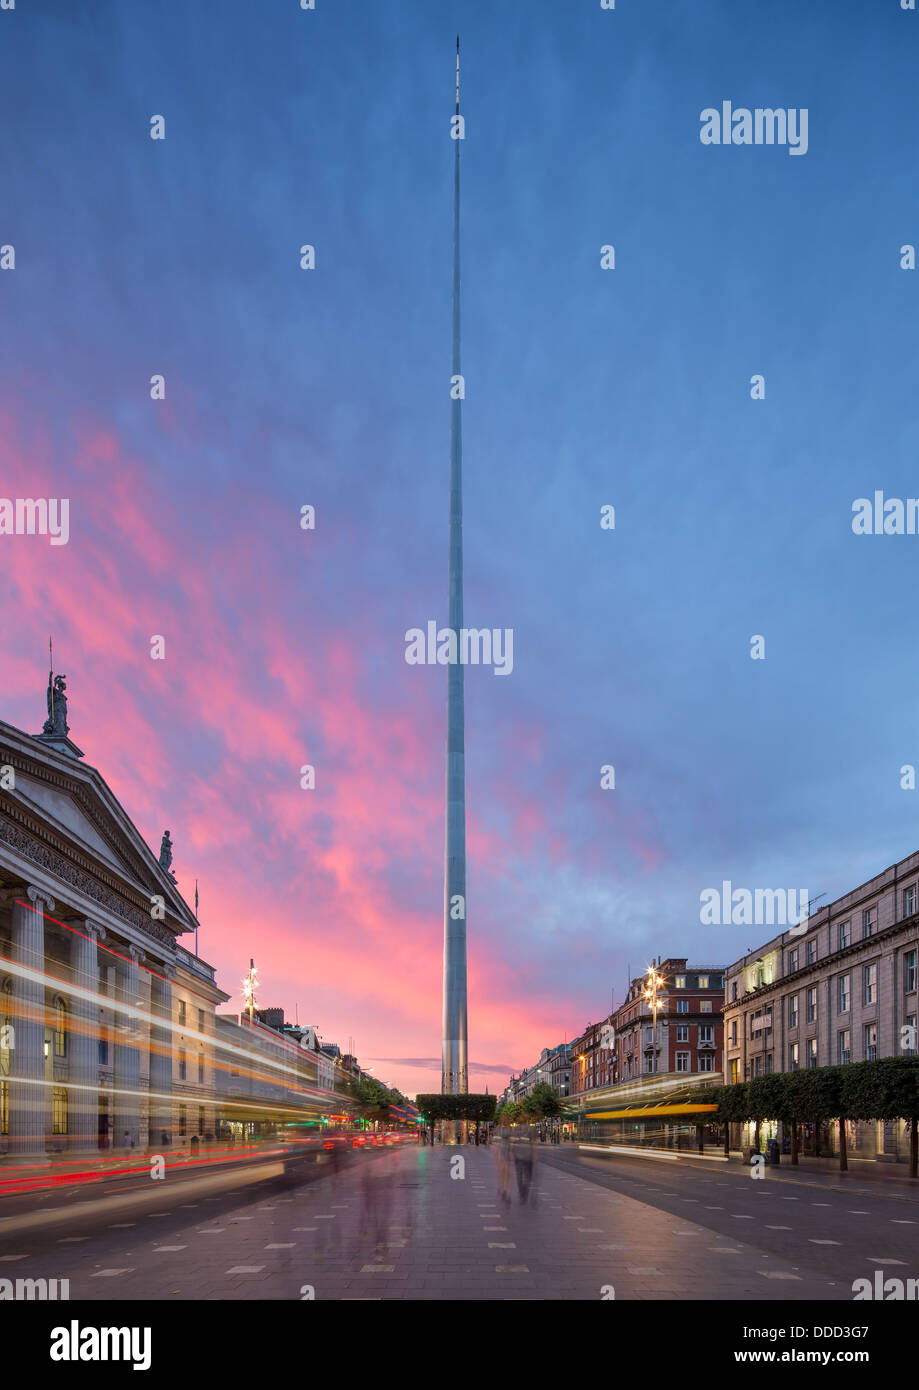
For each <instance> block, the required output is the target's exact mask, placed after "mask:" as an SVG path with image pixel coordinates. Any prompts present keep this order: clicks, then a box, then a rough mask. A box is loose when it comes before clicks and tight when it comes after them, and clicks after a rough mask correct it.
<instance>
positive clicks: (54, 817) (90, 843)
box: [0, 722, 195, 939]
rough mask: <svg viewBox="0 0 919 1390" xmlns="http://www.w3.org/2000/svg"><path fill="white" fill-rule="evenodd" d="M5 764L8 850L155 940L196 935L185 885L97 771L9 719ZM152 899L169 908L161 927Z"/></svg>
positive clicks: (0, 818)
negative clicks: (10, 780)
mask: <svg viewBox="0 0 919 1390" xmlns="http://www.w3.org/2000/svg"><path fill="white" fill-rule="evenodd" d="M0 765H7V766H11V767H12V768H13V770H14V775H15V786H13V787H12V788H9V789H6V790H0V845H2V843H4V842H5V843H6V844H8V845H10V846H11V847H12V848H13V849H15V850H17V851H18V852H19V853H20V854H23V855H24V856H25V857H26V858H31V859H33V860H35V861H36V862H38V863H41V864H42V865H43V867H45V868H46V869H48V870H50V872H51V873H52V874H54V875H55V876H57V877H60V878H62V879H64V880H65V881H66V882H69V883H72V884H74V885H75V886H79V887H80V889H81V891H83V892H86V893H88V895H89V896H90V897H95V898H96V899H97V900H98V901H100V902H104V903H105V904H106V906H108V907H110V908H111V909H112V910H114V911H116V912H117V914H118V915H119V916H121V917H123V918H125V919H126V920H129V921H132V922H133V923H134V924H135V925H137V926H143V927H146V928H147V929H148V930H152V931H153V935H155V936H158V937H161V938H162V939H165V936H166V934H167V933H168V935H169V936H170V937H173V938H174V937H175V936H176V935H177V934H178V933H180V932H183V931H193V930H194V926H195V919H194V914H193V912H192V911H191V909H190V908H189V906H188V904H187V903H186V902H185V900H184V899H183V897H182V895H181V893H180V892H179V890H178V887H177V885H176V884H175V882H174V881H173V879H172V878H171V876H170V875H169V874H168V873H167V872H166V870H165V869H163V868H162V866H161V865H160V863H159V861H158V859H157V858H156V856H155V855H154V854H153V852H152V850H151V849H150V846H149V845H148V844H147V843H146V841H145V840H144V838H143V836H142V835H141V834H140V832H139V831H138V830H137V828H136V826H135V825H134V824H133V822H132V821H131V820H130V819H129V818H128V816H127V814H126V813H125V811H124V809H123V807H122V806H121V804H120V803H119V801H118V800H117V798H116V797H115V796H114V795H113V793H112V792H111V790H110V789H109V787H108V785H107V784H106V782H105V780H104V778H103V777H102V776H101V774H100V773H99V772H97V770H96V769H95V768H94V767H90V766H88V765H87V764H86V763H84V762H81V761H77V760H76V759H74V758H73V757H71V756H69V755H68V754H67V753H64V752H60V751H58V750H56V749H55V748H53V747H50V746H49V745H48V744H47V743H43V742H42V741H41V740H38V739H35V738H33V737H31V736H30V735H28V734H24V733H23V732H22V731H21V730H19V729H14V728H13V727H12V726H11V725H9V724H4V723H2V722H0ZM94 881H95V882H94ZM152 895H157V896H159V897H161V898H162V899H163V903H164V911H165V919H164V920H163V922H162V923H161V924H159V926H158V929H157V924H156V923H155V922H154V921H153V919H152V918H151V915H150V899H151V896H152Z"/></svg>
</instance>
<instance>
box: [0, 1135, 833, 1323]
mask: <svg viewBox="0 0 919 1390" xmlns="http://www.w3.org/2000/svg"><path fill="white" fill-rule="evenodd" d="M457 1158H458V1159H460V1160H461V1161H462V1164H463V1166H464V1170H465V1176H463V1177H452V1176H451V1173H452V1172H455V1171H457V1164H456V1159H457ZM499 1166H500V1165H499V1162H498V1154H497V1151H496V1150H495V1149H492V1148H489V1149H475V1148H469V1147H467V1148H463V1149H459V1150H455V1149H449V1148H448V1149H441V1148H435V1149H434V1150H431V1149H429V1148H416V1147H407V1148H405V1149H401V1150H396V1151H392V1152H387V1153H385V1154H381V1155H375V1156H374V1157H373V1159H372V1160H370V1161H365V1162H363V1163H356V1164H354V1165H352V1166H349V1167H347V1168H345V1169H344V1170H343V1171H342V1172H341V1173H339V1174H338V1175H337V1176H335V1175H333V1174H332V1173H331V1172H327V1173H326V1174H325V1175H324V1176H323V1177H322V1178H321V1179H319V1180H318V1181H316V1182H312V1183H309V1184H305V1185H303V1186H301V1187H297V1188H294V1189H288V1190H286V1191H284V1192H282V1193H275V1192H273V1191H271V1192H266V1193H265V1195H264V1197H263V1198H262V1199H255V1200H253V1199H252V1198H251V1197H250V1200H249V1202H248V1203H247V1204H246V1205H240V1206H238V1207H236V1208H229V1207H228V1206H227V1204H226V1201H224V1202H223V1203H220V1204H219V1205H218V1207H217V1208H216V1215H215V1218H214V1219H212V1218H210V1217H209V1215H208V1207H209V1202H210V1201H214V1202H216V1201H217V1199H208V1198H204V1199H202V1200H200V1201H198V1202H195V1203H192V1204H187V1205H185V1206H183V1205H179V1204H177V1205H176V1207H175V1208H174V1209H173V1210H172V1211H170V1212H167V1213H162V1212H157V1213H144V1212H141V1211H138V1212H137V1213H131V1212H128V1213H124V1212H119V1213H117V1217H118V1219H117V1222H111V1223H109V1224H107V1225H106V1226H105V1228H104V1229H103V1228H102V1227H101V1226H100V1228H99V1229H98V1230H97V1231H96V1232H88V1233H87V1234H86V1235H85V1236H83V1237H79V1238H74V1237H58V1238H57V1240H56V1241H55V1239H54V1238H53V1237H51V1238H50V1240H49V1239H48V1237H47V1236H46V1237H45V1239H44V1240H43V1241H42V1249H41V1250H40V1251H39V1250H38V1249H34V1250H33V1249H31V1248H30V1247H31V1246H32V1245H33V1244H34V1242H33V1241H30V1239H29V1238H28V1236H27V1235H26V1234H24V1235H23V1236H22V1237H21V1238H20V1243H21V1247H22V1248H21V1250H20V1251H19V1253H18V1254H17V1253H16V1252H15V1251H14V1250H13V1246H12V1244H11V1245H10V1246H9V1249H10V1250H11V1254H10V1255H7V1256H6V1259H7V1261H8V1263H4V1264H3V1265H2V1266H0V1273H2V1274H4V1275H8V1276H11V1277H12V1276H14V1275H15V1276H18V1277H40V1276H42V1275H43V1276H45V1277H57V1278H61V1277H69V1278H70V1281H71V1288H70V1296H71V1299H74V1300H76V1299H105V1300H108V1301H110V1300H113V1299H164V1300H183V1299H212V1300H223V1299H278V1300H297V1299H301V1298H304V1297H314V1298H316V1299H320V1300H321V1299H326V1300H328V1299H392V1298H397V1299H489V1300H499V1301H500V1300H505V1299H511V1300H517V1299H540V1300H555V1299H593V1300H600V1299H603V1298H610V1297H612V1296H614V1297H615V1298H616V1299H671V1300H672V1299H687V1298H688V1299H750V1300H757V1301H758V1300H770V1299H772V1300H788V1299H790V1298H792V1299H808V1298H821V1299H823V1298H844V1297H851V1294H850V1293H849V1292H848V1291H847V1290H846V1289H845V1288H844V1287H842V1286H838V1285H833V1284H831V1283H830V1282H829V1281H828V1280H827V1279H826V1278H825V1277H822V1276H820V1275H817V1274H814V1273H812V1272H810V1271H807V1270H805V1269H803V1268H797V1267H795V1266H794V1265H793V1264H791V1263H789V1262H788V1261H785V1260H781V1259H778V1258H776V1257H775V1256H770V1255H768V1254H764V1253H763V1252H762V1251H761V1250H758V1249H756V1248H754V1247H753V1246H751V1245H747V1244H745V1243H744V1242H743V1241H742V1240H738V1239H734V1238H732V1237H731V1238H728V1237H723V1236H719V1235H717V1234H716V1233H714V1232H712V1231H711V1230H709V1229H707V1228H705V1227H703V1226H700V1225H696V1224H694V1223H693V1222H691V1221H686V1220H683V1219H682V1218H678V1217H675V1216H673V1215H671V1214H669V1213H667V1212H662V1211H659V1210H657V1209H656V1208H654V1207H652V1206H650V1205H648V1204H646V1203H645V1202H642V1201H640V1200H637V1199H635V1198H632V1197H627V1196H624V1195H622V1194H620V1193H615V1192H610V1191H609V1190H607V1189H605V1188H603V1187H600V1186H598V1185H597V1184H596V1183H592V1182H589V1181H586V1180H585V1179H584V1178H581V1177H579V1176H576V1175H575V1174H572V1173H570V1172H565V1171H560V1170H558V1169H557V1168H553V1167H552V1166H550V1165H549V1164H548V1163H542V1164H540V1163H539V1162H537V1164H536V1166H535V1170H534V1172H535V1181H534V1191H533V1192H532V1193H531V1195H530V1202H529V1204H527V1205H523V1204H522V1203H521V1201H520V1199H519V1194H518V1191H517V1186H516V1182H515V1170H514V1165H513V1164H512V1165H511V1171H510V1186H511V1192H510V1200H509V1201H505V1200H504V1198H503V1196H502V1193H501V1191H500V1190H499ZM212 1209H214V1208H212ZM132 1219H133V1224H130V1223H131V1222H132ZM52 1261H53V1263H54V1266H55V1267H54V1268H50V1263H51V1262H52ZM613 1291H614V1294H613Z"/></svg>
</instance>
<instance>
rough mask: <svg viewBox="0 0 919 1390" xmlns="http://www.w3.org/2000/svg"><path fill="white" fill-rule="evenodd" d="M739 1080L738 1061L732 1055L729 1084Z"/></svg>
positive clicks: (734, 1083)
mask: <svg viewBox="0 0 919 1390" xmlns="http://www.w3.org/2000/svg"><path fill="white" fill-rule="evenodd" d="M739 1080H740V1061H739V1060H738V1058H736V1057H734V1058H732V1059H731V1085H732V1086H736V1085H737V1083H738V1081H739Z"/></svg>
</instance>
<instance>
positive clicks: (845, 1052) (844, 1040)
mask: <svg viewBox="0 0 919 1390" xmlns="http://www.w3.org/2000/svg"><path fill="white" fill-rule="evenodd" d="M837 1042H838V1047H837V1060H838V1061H839V1065H840V1066H841V1067H845V1066H847V1065H848V1063H849V1062H850V1061H851V1059H852V1049H851V1046H850V1042H849V1030H848V1028H843V1029H842V1031H841V1032H840V1034H839V1037H838V1039H837Z"/></svg>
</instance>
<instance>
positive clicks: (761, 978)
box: [753, 965, 766, 989]
mask: <svg viewBox="0 0 919 1390" xmlns="http://www.w3.org/2000/svg"><path fill="white" fill-rule="evenodd" d="M754 979H755V981H756V983H755V985H754V986H753V988H754V989H762V987H763V985H764V984H765V983H766V972H765V970H764V969H763V967H762V966H761V965H760V966H758V967H757V970H756V974H755V976H754Z"/></svg>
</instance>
